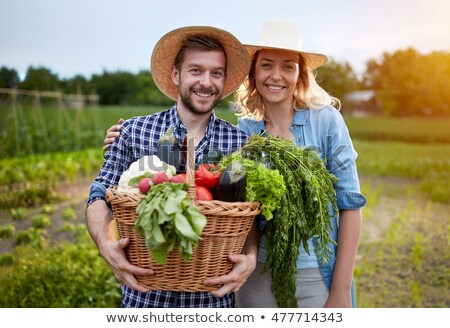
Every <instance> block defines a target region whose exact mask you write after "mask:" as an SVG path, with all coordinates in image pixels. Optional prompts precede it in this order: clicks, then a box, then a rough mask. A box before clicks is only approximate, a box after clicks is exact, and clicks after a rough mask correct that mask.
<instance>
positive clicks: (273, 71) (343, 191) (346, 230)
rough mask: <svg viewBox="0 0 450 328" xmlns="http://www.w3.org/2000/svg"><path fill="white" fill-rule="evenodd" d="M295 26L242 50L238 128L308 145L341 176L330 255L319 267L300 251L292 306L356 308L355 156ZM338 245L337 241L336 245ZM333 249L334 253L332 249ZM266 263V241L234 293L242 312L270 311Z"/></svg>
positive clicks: (273, 26)
mask: <svg viewBox="0 0 450 328" xmlns="http://www.w3.org/2000/svg"><path fill="white" fill-rule="evenodd" d="M300 43H301V41H300V36H299V34H298V31H297V29H296V27H295V24H294V23H292V22H290V21H269V22H266V23H265V25H264V26H263V27H262V29H261V32H260V38H259V42H258V44H257V45H247V46H246V47H247V49H248V51H249V52H250V55H251V58H252V66H251V69H250V73H249V76H248V78H247V80H246V81H245V82H244V84H243V85H242V86H241V88H240V89H239V91H238V94H237V99H238V104H239V105H240V109H241V111H242V117H240V118H239V123H238V127H239V128H240V129H241V130H242V131H244V132H245V133H246V134H248V135H250V134H251V133H260V132H262V131H265V132H267V133H269V134H272V135H276V136H279V137H282V138H286V139H290V140H292V141H294V142H295V144H296V145H297V146H299V147H310V148H313V149H315V150H317V151H318V152H319V154H320V155H321V157H322V158H326V159H327V163H326V164H327V169H328V170H329V171H330V172H331V173H333V174H334V175H335V176H336V177H338V178H339V181H338V182H337V183H336V184H335V189H336V192H337V201H338V208H339V210H340V211H339V227H338V222H337V221H336V220H334V219H331V220H332V224H333V232H332V238H333V240H335V241H336V242H337V247H336V246H333V245H330V247H331V248H332V251H333V256H332V257H331V259H330V260H329V261H328V262H327V263H326V264H325V265H322V264H321V261H318V259H317V256H316V254H315V253H314V251H312V250H314V240H313V239H311V240H309V241H308V245H309V250H310V255H308V253H307V252H306V250H305V249H304V248H303V246H301V247H300V251H299V258H298V260H297V290H296V298H297V305H298V307H324V306H325V307H351V306H355V297H354V296H355V295H354V287H353V281H352V274H353V269H354V264H355V258H356V252H357V248H358V243H359V237H360V233H361V221H362V218H361V208H362V207H363V206H364V205H365V203H366V200H365V198H364V196H362V195H361V193H360V187H359V180H358V175H357V170H356V164H355V160H356V156H357V154H356V152H355V150H354V149H353V146H352V142H351V139H350V136H349V134H348V130H347V128H346V126H345V123H344V120H343V118H342V116H341V114H340V113H339V112H338V110H337V109H336V108H335V107H332V104H337V106H339V102H338V101H337V100H336V99H334V98H332V97H330V96H329V95H328V94H327V93H326V92H325V91H324V90H323V89H322V88H321V87H319V86H318V85H317V83H316V81H315V78H314V76H313V73H312V71H313V70H314V69H315V68H317V67H319V66H321V65H323V64H325V63H326V61H327V57H326V56H324V55H321V54H314V53H308V52H304V51H302V49H301V44H300ZM338 240H339V241H338ZM337 250H339V251H338V252H337ZM264 259H265V249H264V236H262V238H261V242H260V250H259V262H258V266H257V267H256V269H255V271H254V273H253V274H252V275H251V276H250V278H249V279H248V280H247V282H246V283H245V284H244V285H243V286H242V287H241V289H240V290H239V291H238V293H237V305H238V306H240V307H276V306H277V304H276V301H275V299H274V297H273V296H272V293H271V290H270V273H269V272H266V273H263V274H260V272H261V270H262V268H263V266H264V264H263V263H264Z"/></svg>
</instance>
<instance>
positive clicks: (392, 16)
mask: <svg viewBox="0 0 450 328" xmlns="http://www.w3.org/2000/svg"><path fill="white" fill-rule="evenodd" d="M269 19H290V20H293V21H294V22H296V24H297V26H298V29H299V31H300V34H301V35H302V44H303V48H304V50H305V51H310V52H319V53H323V54H326V55H328V56H329V57H330V58H332V59H334V60H336V61H339V62H348V63H349V64H350V65H351V66H352V67H353V69H354V70H355V72H356V73H357V74H358V75H361V74H362V73H363V72H364V71H365V68H366V63H367V61H368V60H370V59H374V60H377V61H379V60H381V58H382V54H383V53H384V52H388V53H393V52H395V51H397V50H403V49H407V48H409V47H412V48H414V49H416V50H418V51H419V52H421V53H422V54H427V53H430V52H431V51H450V1H449V0H280V1H273V0H272V1H269V0H251V1H245V0H225V1H223V0H221V1H216V0H0V67H1V66H6V67H8V68H13V69H16V70H17V71H18V72H19V75H20V76H21V77H22V78H23V77H24V75H25V73H26V70H27V69H28V67H29V66H34V67H38V66H44V67H46V68H49V69H50V70H51V71H52V72H53V73H55V74H57V75H58V76H59V77H60V78H71V77H73V76H75V75H77V74H81V75H83V76H85V77H87V78H89V77H90V76H91V75H92V74H101V73H102V72H103V71H105V70H106V71H109V72H112V71H118V70H123V71H128V72H132V73H137V72H139V71H140V70H148V69H149V62H150V56H151V52H152V50H153V47H154V45H155V44H156V42H157V41H158V39H159V38H160V37H161V36H163V35H164V34H165V33H167V32H169V31H170V30H172V29H175V28H178V27H182V26H187V25H211V26H215V27H219V28H222V29H225V30H227V31H229V32H231V33H233V34H234V35H235V36H236V37H237V38H238V39H239V40H240V41H241V42H242V43H247V44H254V43H256V42H257V39H258V34H259V29H260V28H261V26H262V25H263V23H264V22H265V21H266V20H269Z"/></svg>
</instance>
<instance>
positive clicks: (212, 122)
mask: <svg viewBox="0 0 450 328" xmlns="http://www.w3.org/2000/svg"><path fill="white" fill-rule="evenodd" d="M169 121H170V126H173V127H174V130H175V131H174V132H175V136H176V138H177V139H178V140H183V139H184V137H185V135H186V126H185V125H184V123H183V122H182V121H181V120H180V117H179V116H178V113H177V104H174V105H173V106H172V108H171V109H170V116H169ZM217 124H220V122H219V120H218V119H217V117H216V114H215V113H214V111H213V112H212V113H211V118H210V119H209V122H208V125H207V127H206V132H205V136H206V137H207V138H208V139H209V138H210V137H211V136H212V134H213V133H214V127H215V126H216V125H217Z"/></svg>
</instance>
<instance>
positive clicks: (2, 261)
mask: <svg viewBox="0 0 450 328" xmlns="http://www.w3.org/2000/svg"><path fill="white" fill-rule="evenodd" d="M12 264H14V256H13V255H12V254H11V253H3V254H0V266H8V265H12Z"/></svg>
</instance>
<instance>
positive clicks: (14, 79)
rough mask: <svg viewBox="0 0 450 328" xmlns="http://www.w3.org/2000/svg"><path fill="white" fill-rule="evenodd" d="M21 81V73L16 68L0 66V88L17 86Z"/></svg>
mask: <svg viewBox="0 0 450 328" xmlns="http://www.w3.org/2000/svg"><path fill="white" fill-rule="evenodd" d="M19 82H20V78H19V74H18V73H17V71H16V70H15V69H9V68H7V67H4V66H2V67H1V68H0V88H15V87H17V85H18V84H19Z"/></svg>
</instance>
